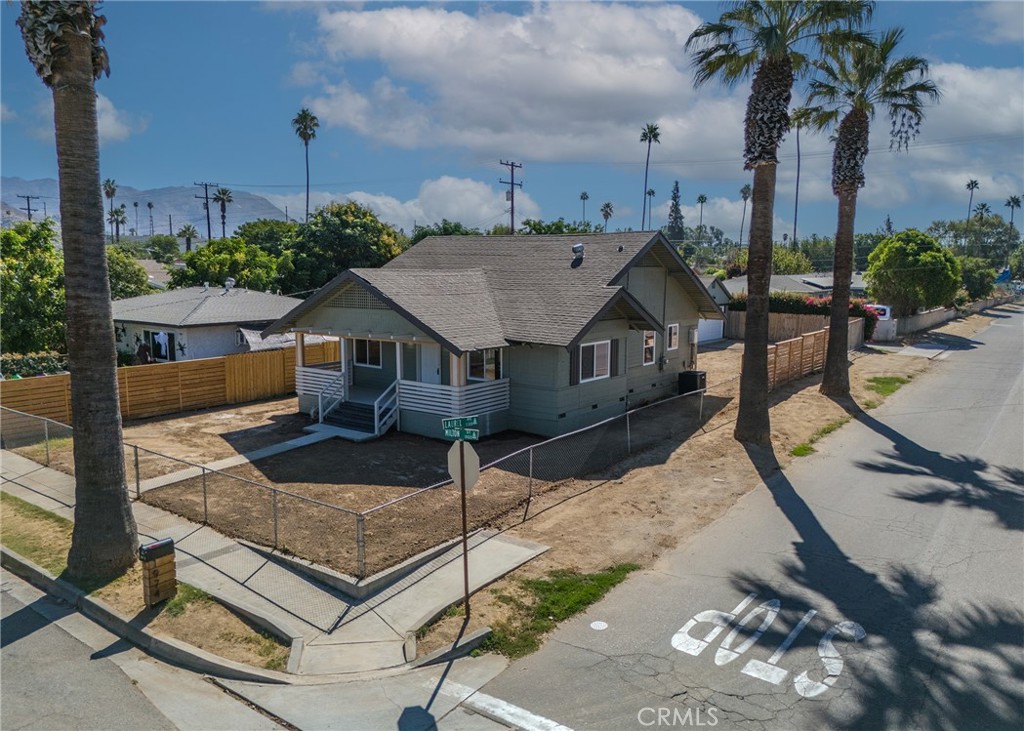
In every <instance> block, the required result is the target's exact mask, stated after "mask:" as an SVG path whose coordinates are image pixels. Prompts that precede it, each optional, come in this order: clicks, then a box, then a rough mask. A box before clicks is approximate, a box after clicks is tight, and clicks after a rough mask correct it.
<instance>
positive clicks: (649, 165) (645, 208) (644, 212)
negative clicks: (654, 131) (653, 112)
mask: <svg viewBox="0 0 1024 731" xmlns="http://www.w3.org/2000/svg"><path fill="white" fill-rule="evenodd" d="M650 167H651V141H650V140H648V141H647V162H646V163H645V164H644V207H643V212H642V213H641V214H640V230H641V231H643V230H644V221H645V220H646V218H647V171H648V169H649V168H650Z"/></svg>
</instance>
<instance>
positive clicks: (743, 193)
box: [740, 183, 752, 248]
mask: <svg viewBox="0 0 1024 731" xmlns="http://www.w3.org/2000/svg"><path fill="white" fill-rule="evenodd" d="M751 190H752V188H751V187H750V183H747V184H746V185H744V186H743V187H742V188H740V198H742V199H743V217H742V218H740V248H743V226H744V224H745V223H746V220H747V201H748V200H750V191H751Z"/></svg>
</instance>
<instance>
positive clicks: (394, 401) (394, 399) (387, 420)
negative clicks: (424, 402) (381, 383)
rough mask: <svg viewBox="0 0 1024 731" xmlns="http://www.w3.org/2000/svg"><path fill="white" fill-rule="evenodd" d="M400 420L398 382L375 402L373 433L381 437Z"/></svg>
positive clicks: (389, 387)
mask: <svg viewBox="0 0 1024 731" xmlns="http://www.w3.org/2000/svg"><path fill="white" fill-rule="evenodd" d="M397 419H398V381H395V382H394V383H392V384H391V385H390V386H388V387H387V389H385V391H384V393H382V394H381V395H380V396H378V397H377V400H376V401H374V402H373V433H374V434H376V435H377V436H380V435H381V434H383V433H384V432H386V431H387V430H388V429H390V428H391V425H392V424H394V423H395V421H396V420H397Z"/></svg>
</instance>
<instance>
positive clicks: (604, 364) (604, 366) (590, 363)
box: [580, 340, 612, 383]
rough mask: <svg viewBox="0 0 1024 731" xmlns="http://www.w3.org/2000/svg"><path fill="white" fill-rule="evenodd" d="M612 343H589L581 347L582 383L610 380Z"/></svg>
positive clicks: (604, 341)
mask: <svg viewBox="0 0 1024 731" xmlns="http://www.w3.org/2000/svg"><path fill="white" fill-rule="evenodd" d="M611 352H612V349H611V342H610V341H608V340H603V341H601V342H599V343H587V344H585V345H581V346H580V383H583V382H584V381H596V380H597V379H599V378H608V376H609V375H610V373H611Z"/></svg>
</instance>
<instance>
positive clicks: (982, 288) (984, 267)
mask: <svg viewBox="0 0 1024 731" xmlns="http://www.w3.org/2000/svg"><path fill="white" fill-rule="evenodd" d="M958 261H959V262H960V276H961V278H962V279H963V285H964V289H966V290H967V296H968V297H970V298H971V299H972V300H980V299H985V298H986V297H988V296H989V295H990V294H992V292H993V291H994V290H995V288H996V270H995V269H993V268H992V267H991V266H989V263H988V262H987V261H985V260H984V259H980V258H978V257H976V256H963V257H960V258H959V259H958Z"/></svg>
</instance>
